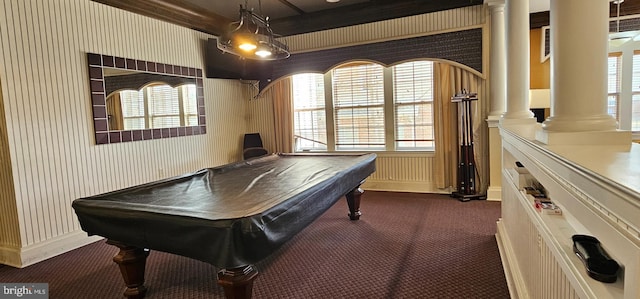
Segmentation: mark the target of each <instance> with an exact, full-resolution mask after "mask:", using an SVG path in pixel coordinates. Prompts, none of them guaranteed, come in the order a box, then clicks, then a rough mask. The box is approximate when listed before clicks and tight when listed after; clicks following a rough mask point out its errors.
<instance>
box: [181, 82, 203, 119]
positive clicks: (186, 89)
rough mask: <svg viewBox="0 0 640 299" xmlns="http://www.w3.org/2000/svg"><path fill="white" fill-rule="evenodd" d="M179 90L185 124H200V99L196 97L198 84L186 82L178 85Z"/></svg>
mask: <svg viewBox="0 0 640 299" xmlns="http://www.w3.org/2000/svg"><path fill="white" fill-rule="evenodd" d="M178 91H179V92H180V94H181V99H182V107H183V109H184V111H183V115H184V125H185V126H197V125H198V101H197V98H196V85H195V84H186V85H182V86H180V87H178Z"/></svg>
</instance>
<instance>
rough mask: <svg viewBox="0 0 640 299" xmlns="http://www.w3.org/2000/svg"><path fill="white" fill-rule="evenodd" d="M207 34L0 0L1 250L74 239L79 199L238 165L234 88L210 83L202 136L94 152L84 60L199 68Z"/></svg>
mask: <svg viewBox="0 0 640 299" xmlns="http://www.w3.org/2000/svg"><path fill="white" fill-rule="evenodd" d="M208 37H209V36H208V35H205V34H202V33H198V32H195V31H193V30H190V29H187V28H183V27H179V26H175V25H172V24H169V23H165V22H161V21H157V20H154V19H150V18H147V17H143V16H140V15H135V14H132V13H129V12H125V11H123V10H119V9H116V8H112V7H108V6H105V5H102V4H98V3H95V2H91V1H89V0H56V1H41V0H3V1H2V2H0V82H1V83H2V86H1V87H2V93H1V94H2V96H1V98H0V99H1V100H2V104H3V105H2V106H3V107H4V113H2V114H1V115H0V121H2V124H1V126H2V130H1V131H0V140H2V144H1V147H0V162H2V163H1V164H0V167H1V169H0V170H1V171H2V173H1V174H0V187H2V192H1V195H0V207H1V208H2V211H1V213H2V214H1V215H0V218H1V219H2V220H0V224H2V227H1V228H0V229H1V230H0V248H1V247H4V248H25V247H29V246H30V245H32V244H36V243H39V242H43V241H45V240H51V239H54V238H56V237H59V236H63V235H65V234H68V233H70V232H74V231H78V230H79V229H80V228H79V226H78V223H77V221H76V218H75V215H74V213H73V210H72V209H71V202H72V201H73V200H74V199H76V198H79V197H84V196H89V195H94V194H99V193H103V192H106V191H111V190H115V189H120V188H123V187H127V186H131V185H136V184H140V183H145V182H149V181H153V180H157V179H160V178H164V177H169V176H173V175H178V174H181V173H185V172H190V171H195V170H198V169H200V168H204V167H209V166H214V165H220V164H224V163H227V162H231V161H235V160H238V159H239V157H240V146H241V136H242V134H244V132H245V119H244V118H245V111H246V104H247V101H246V100H245V95H244V94H245V89H246V88H245V87H244V86H243V85H242V84H240V82H237V81H230V80H212V79H205V81H204V89H205V92H204V93H205V102H206V117H207V126H208V127H207V134H206V135H198V136H186V137H178V138H169V139H161V140H149V141H137V142H128V143H121V144H110V145H99V146H96V145H94V139H93V125H92V116H91V106H90V103H91V102H90V99H89V84H88V82H89V81H88V74H87V66H86V63H87V62H86V53H87V52H94V53H101V54H109V55H114V56H120V57H127V58H134V59H142V60H148V61H154V62H161V63H168V64H175V65H184V66H189V67H196V68H204V52H203V51H204V46H205V41H206V39H207V38H208ZM5 124H6V127H5Z"/></svg>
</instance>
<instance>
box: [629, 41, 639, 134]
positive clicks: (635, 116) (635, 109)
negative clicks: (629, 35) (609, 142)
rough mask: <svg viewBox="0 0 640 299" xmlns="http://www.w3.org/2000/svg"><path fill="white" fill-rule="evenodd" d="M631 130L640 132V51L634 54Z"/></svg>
mask: <svg viewBox="0 0 640 299" xmlns="http://www.w3.org/2000/svg"><path fill="white" fill-rule="evenodd" d="M631 92H632V94H633V96H632V100H631V130H632V131H640V51H634V52H633V77H632V88H631Z"/></svg>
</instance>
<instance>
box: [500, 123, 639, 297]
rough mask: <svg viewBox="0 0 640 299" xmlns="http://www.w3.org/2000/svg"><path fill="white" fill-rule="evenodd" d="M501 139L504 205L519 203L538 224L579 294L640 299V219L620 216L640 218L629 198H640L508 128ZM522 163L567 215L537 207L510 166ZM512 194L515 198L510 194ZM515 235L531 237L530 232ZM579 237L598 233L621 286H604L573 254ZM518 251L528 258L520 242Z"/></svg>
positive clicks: (527, 284) (528, 281)
mask: <svg viewBox="0 0 640 299" xmlns="http://www.w3.org/2000/svg"><path fill="white" fill-rule="evenodd" d="M501 135H502V136H503V161H502V165H503V184H502V189H503V191H502V193H503V201H504V200H505V198H507V200H509V199H511V198H515V199H516V200H517V201H519V203H520V204H521V206H522V209H523V210H524V211H526V216H527V217H528V218H529V221H531V223H533V224H534V225H535V229H536V230H537V233H538V235H539V238H541V239H542V240H543V241H544V242H543V244H544V245H545V246H546V247H547V248H548V250H549V251H550V252H551V254H552V255H553V258H554V260H555V261H556V262H557V264H558V265H559V266H560V268H561V269H562V273H563V275H564V276H565V277H566V279H567V280H568V281H569V283H570V285H571V288H572V289H573V291H574V292H575V293H576V294H577V296H578V297H580V298H597V299H602V298H625V299H627V298H628V299H638V298H640V284H638V283H637V282H638V281H640V246H639V244H640V236H639V235H638V234H637V233H636V232H635V229H634V227H635V226H634V225H633V224H634V223H635V221H637V218H634V219H626V218H624V217H621V216H620V215H623V216H624V215H630V214H633V215H640V208H638V207H634V206H633V205H628V204H629V203H632V201H630V200H629V198H630V197H633V196H637V194H635V195H634V194H633V193H623V192H620V190H622V189H620V188H618V187H617V186H615V185H608V184H609V183H611V182H609V181H599V180H600V179H601V178H600V177H598V176H597V175H593V176H592V175H591V174H590V173H589V172H588V171H584V170H582V168H581V167H580V166H579V165H576V164H574V163H572V162H571V161H568V160H565V159H563V158H562V157H559V156H557V155H554V154H553V153H552V152H550V151H549V150H548V149H545V148H543V147H542V146H540V145H539V144H536V143H535V142H534V141H529V140H526V139H524V138H522V137H520V136H517V135H516V134H514V133H511V132H509V131H506V130H504V129H503V130H501ZM516 161H518V162H520V163H521V164H523V165H524V167H525V168H526V169H527V170H528V172H529V173H530V174H531V175H532V177H533V178H535V180H537V181H538V182H540V184H542V186H544V188H545V189H546V191H547V195H548V197H549V198H550V200H551V201H552V202H553V203H555V204H556V205H558V206H559V207H560V208H561V209H562V215H547V214H543V213H540V212H538V211H537V210H536V209H535V207H534V203H533V201H532V200H531V199H530V198H529V197H528V196H527V195H526V194H525V193H524V192H523V191H521V190H520V189H521V188H519V187H521V186H518V185H519V184H518V182H517V181H514V180H513V176H512V175H511V174H512V173H513V171H512V170H510V168H515V162H516ZM588 182H590V183H588ZM594 182H599V183H594ZM611 184H613V183H611ZM520 185H521V184H520ZM625 190H626V189H625ZM616 191H618V192H616ZM507 193H508V194H511V195H512V196H505V194H507ZM504 205H505V203H503V206H504ZM624 205H627V206H626V209H623V210H619V208H618V207H622V206H624ZM503 213H504V210H503ZM520 217H523V216H520ZM503 218H505V216H504V214H503ZM513 221H514V220H513V219H512V223H511V226H515V225H513ZM515 221H518V220H517V219H516V220H515ZM504 227H505V228H504V229H505V230H507V231H508V230H509V229H510V223H504ZM513 229H514V230H515V228H513ZM507 233H510V232H507ZM511 233H513V234H517V233H528V234H531V232H527V231H526V230H523V231H520V232H515V231H514V232H511ZM574 234H586V235H592V236H594V237H596V238H598V240H600V242H601V243H602V246H603V248H604V249H605V251H607V253H608V254H609V255H610V256H611V257H612V258H613V259H615V260H616V261H617V262H618V263H619V264H620V266H621V268H622V269H621V272H620V274H619V277H618V280H617V281H616V282H615V283H612V284H609V283H603V282H600V281H597V280H595V279H593V278H591V277H589V276H588V274H587V273H586V269H585V267H584V265H583V264H582V262H581V260H580V259H579V258H578V257H577V256H576V255H575V253H574V252H573V241H572V239H571V236H573V235H574ZM505 239H508V238H505ZM514 242H515V241H514ZM506 246H510V245H509V244H506ZM513 247H514V248H520V251H522V252H518V251H515V252H514V253H512V254H513V255H515V256H518V255H522V254H526V253H525V251H526V250H523V249H522V248H521V247H518V246H517V245H515V244H514V245H513ZM529 252H530V251H529ZM512 259H513V260H514V261H513V262H517V261H518V260H520V261H521V259H520V258H512ZM510 262H511V261H510ZM516 268H517V267H516ZM516 274H517V273H516ZM515 280H517V281H523V285H525V286H524V287H525V288H529V287H535V286H531V285H530V284H533V283H535V279H531V278H529V277H519V278H518V279H515ZM520 287H523V286H520ZM552 287H553V286H552ZM559 288H563V286H559ZM524 293H525V294H526V291H525V292H524ZM552 297H553V296H552ZM554 298H555V297H554Z"/></svg>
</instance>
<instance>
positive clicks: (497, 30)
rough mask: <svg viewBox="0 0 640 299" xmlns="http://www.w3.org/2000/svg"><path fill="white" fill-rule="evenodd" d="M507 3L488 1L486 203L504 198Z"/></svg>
mask: <svg viewBox="0 0 640 299" xmlns="http://www.w3.org/2000/svg"><path fill="white" fill-rule="evenodd" d="M504 1H505V0H485V3H486V4H487V5H489V11H490V13H491V40H490V49H489V110H490V111H489V116H488V117H487V125H488V127H489V187H488V189H487V200H500V199H501V198H502V187H501V186H502V140H501V139H500V130H499V129H498V122H499V120H500V117H501V116H502V114H503V113H504V111H505V102H506V98H507V59H506V42H505V25H504V24H505V16H504Z"/></svg>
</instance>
